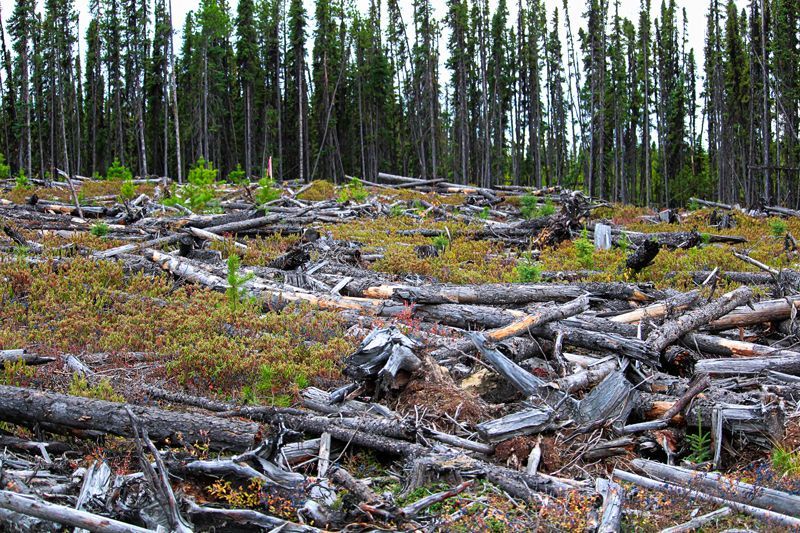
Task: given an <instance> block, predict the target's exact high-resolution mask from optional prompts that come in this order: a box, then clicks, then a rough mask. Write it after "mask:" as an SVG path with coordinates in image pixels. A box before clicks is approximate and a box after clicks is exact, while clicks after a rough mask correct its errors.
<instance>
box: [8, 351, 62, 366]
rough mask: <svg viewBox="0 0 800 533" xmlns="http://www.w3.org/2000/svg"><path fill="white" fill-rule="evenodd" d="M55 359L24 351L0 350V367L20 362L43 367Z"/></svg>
mask: <svg viewBox="0 0 800 533" xmlns="http://www.w3.org/2000/svg"><path fill="white" fill-rule="evenodd" d="M55 360H56V359H55V357H43V356H41V355H39V354H35V353H30V352H28V351H26V350H0V365H7V364H12V363H16V362H18V361H22V363H23V364H26V365H45V364H47V363H52V362H53V361H55Z"/></svg>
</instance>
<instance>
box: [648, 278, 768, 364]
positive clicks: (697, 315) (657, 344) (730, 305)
mask: <svg viewBox="0 0 800 533" xmlns="http://www.w3.org/2000/svg"><path fill="white" fill-rule="evenodd" d="M752 296H753V291H752V290H751V289H750V288H749V287H739V288H738V289H736V290H734V291H731V292H729V293H727V294H724V295H722V296H720V297H719V298H718V299H716V300H714V301H713V302H711V303H709V304H706V305H704V306H703V307H700V308H698V309H695V310H693V311H689V312H688V313H686V314H684V315H681V316H680V317H678V318H677V319H675V320H670V321H668V322H665V323H664V324H662V325H661V327H659V328H658V329H657V330H655V331H653V332H652V333H650V335H649V336H648V337H647V342H646V344H647V348H648V349H649V350H650V351H651V352H652V353H654V354H660V353H662V352H663V351H664V350H665V349H666V347H667V346H669V345H670V344H672V343H673V342H675V341H677V340H678V339H680V338H681V337H682V336H683V335H684V334H686V333H687V332H689V331H692V330H694V329H697V328H698V327H700V326H702V325H705V324H708V323H709V322H711V321H712V320H715V319H717V318H719V317H721V316H723V315H725V314H726V313H729V312H730V311H732V310H733V309H735V308H736V307H737V306H739V305H742V304H743V303H745V302H747V301H749V300H750V298H752Z"/></svg>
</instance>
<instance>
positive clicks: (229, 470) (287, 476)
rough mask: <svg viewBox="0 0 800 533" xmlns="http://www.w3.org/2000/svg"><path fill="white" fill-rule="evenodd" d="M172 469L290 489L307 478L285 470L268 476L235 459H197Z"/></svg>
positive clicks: (179, 471)
mask: <svg viewBox="0 0 800 533" xmlns="http://www.w3.org/2000/svg"><path fill="white" fill-rule="evenodd" d="M276 468H277V467H276ZM276 468H275V469H276ZM171 469H172V470H174V473H186V472H189V473H192V474H195V475H197V474H202V475H205V476H212V477H234V478H238V479H241V480H244V481H247V480H250V479H258V480H259V481H262V482H263V483H264V484H265V485H278V486H281V487H284V488H289V489H291V488H297V487H298V486H299V485H300V484H302V483H303V481H304V480H305V477H304V476H302V475H300V474H297V473H293V472H284V471H279V472H280V474H279V475H278V476H268V475H265V474H262V473H261V472H259V471H258V470H256V469H255V468H253V467H251V466H250V465H248V464H246V463H244V462H241V461H236V460H233V459H215V460H208V461H203V460H197V461H192V462H190V463H187V464H185V465H180V466H178V465H172V468H171ZM275 469H272V470H275ZM268 473H269V472H268Z"/></svg>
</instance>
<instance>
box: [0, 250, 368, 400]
mask: <svg viewBox="0 0 800 533" xmlns="http://www.w3.org/2000/svg"><path fill="white" fill-rule="evenodd" d="M0 299H1V301H2V305H0V349H12V348H19V347H29V348H34V349H35V350H36V351H37V352H39V353H41V354H45V355H46V354H58V353H71V354H94V353H108V354H112V356H114V355H118V356H120V357H119V359H118V361H119V362H120V364H122V363H123V362H124V361H125V360H126V359H125V357H124V355H125V354H130V353H142V354H146V360H148V361H150V362H151V363H152V366H151V368H150V370H149V371H148V372H149V373H150V374H151V375H152V377H160V378H167V379H171V380H174V381H176V382H177V383H179V384H180V385H181V386H183V387H185V388H186V389H187V390H189V391H192V392H195V393H203V394H208V393H211V394H212V395H214V396H217V397H221V398H226V399H228V398H230V399H236V400H240V399H244V400H247V401H260V402H265V403H270V402H272V403H275V402H277V403H284V404H286V403H291V400H292V397H291V395H292V394H293V393H294V392H295V391H296V390H297V389H298V387H300V386H307V385H308V384H309V383H317V384H319V385H327V384H328V383H330V381H331V380H334V381H335V380H337V379H339V377H340V375H339V361H340V360H341V357H342V354H345V353H347V352H348V351H350V350H352V343H353V341H351V340H348V339H346V338H345V337H344V325H343V322H342V321H341V319H340V318H339V316H338V315H336V314H335V313H332V312H325V311H319V310H315V309H311V308H308V307H289V308H285V309H283V310H282V311H281V312H266V313H262V312H261V310H260V309H257V308H256V307H254V306H252V305H249V306H248V305H245V306H239V307H238V308H237V310H236V311H235V312H233V311H231V309H230V307H229V306H228V304H227V300H226V299H225V295H224V294H221V293H215V292H210V291H206V290H203V289H199V288H197V287H194V286H190V285H187V286H183V287H176V286H174V285H173V283H172V282H171V281H170V280H168V279H167V278H166V277H161V278H152V277H149V276H144V275H133V276H126V275H125V274H124V272H123V270H122V266H121V265H120V264H118V263H113V262H96V261H93V260H91V259H87V258H82V257H73V258H70V261H69V262H62V263H60V264H58V265H57V264H56V263H53V262H46V263H43V264H40V265H32V266H29V265H27V264H25V263H24V262H23V261H17V262H6V263H2V264H0ZM111 360H112V361H113V360H114V357H112V358H111ZM41 372H43V375H44V374H46V373H47V370H46V369H42V370H41ZM245 395H246V396H247V397H246V398H245V397H244V396H245Z"/></svg>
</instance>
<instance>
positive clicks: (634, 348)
mask: <svg viewBox="0 0 800 533" xmlns="http://www.w3.org/2000/svg"><path fill="white" fill-rule="evenodd" d="M602 322H603V323H605V324H608V325H609V327H607V328H606V330H605V331H604V332H600V331H591V330H587V329H585V328H584V327H582V326H583V318H578V319H574V320H573V319H566V320H561V321H558V322H553V323H551V324H546V325H544V326H538V327H535V328H532V329H531V334H532V335H534V336H536V337H543V338H545V339H548V340H554V339H555V338H556V336H557V335H558V332H559V331H560V332H562V333H563V334H564V344H568V345H570V346H576V347H578V348H585V349H587V350H596V351H600V352H603V353H613V354H619V355H624V356H626V357H630V358H632V359H636V360H637V361H641V362H643V363H646V364H648V365H650V366H654V367H658V366H659V365H660V361H659V358H658V357H657V356H656V355H655V354H654V353H653V352H652V351H650V350H648V349H647V345H646V344H645V341H642V340H639V339H636V338H630V337H626V336H624V335H621V334H619V333H617V332H615V331H614V330H613V329H614V326H615V325H616V326H626V324H614V323H613V322H609V321H608V320H603V321H602ZM633 327H634V329H635V326H633Z"/></svg>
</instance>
